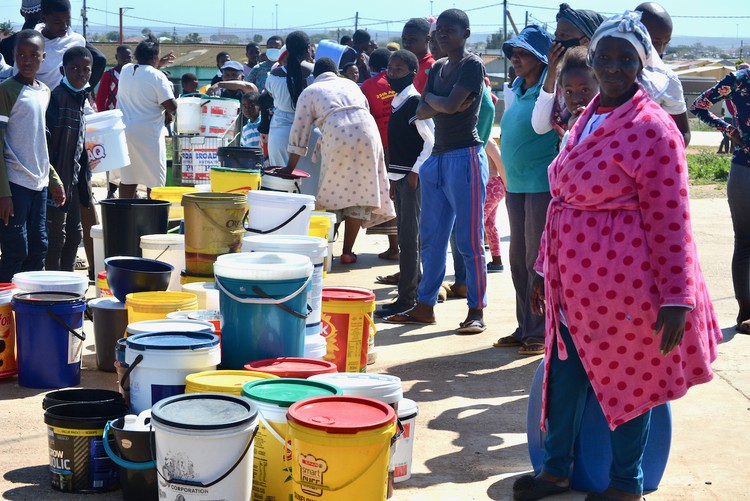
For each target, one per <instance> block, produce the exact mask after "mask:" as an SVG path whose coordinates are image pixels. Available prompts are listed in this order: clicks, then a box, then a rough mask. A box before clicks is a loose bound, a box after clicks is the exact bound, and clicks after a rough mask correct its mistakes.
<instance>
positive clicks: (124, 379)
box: [120, 354, 143, 390]
mask: <svg viewBox="0 0 750 501" xmlns="http://www.w3.org/2000/svg"><path fill="white" fill-rule="evenodd" d="M141 361H143V355H140V354H139V355H138V356H137V357H135V360H133V363H132V364H130V366H129V367H128V368H127V370H126V371H125V374H123V375H122V379H120V388H122V389H123V390H127V388H125V383H127V382H128V378H129V377H130V373H131V372H133V369H135V367H136V366H137V365H138V364H140V363H141Z"/></svg>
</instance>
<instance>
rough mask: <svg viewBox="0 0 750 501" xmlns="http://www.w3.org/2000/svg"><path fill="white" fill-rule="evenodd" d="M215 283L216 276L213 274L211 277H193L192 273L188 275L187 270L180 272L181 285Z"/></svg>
mask: <svg viewBox="0 0 750 501" xmlns="http://www.w3.org/2000/svg"><path fill="white" fill-rule="evenodd" d="M213 281H214V274H213V273H211V274H210V275H208V274H206V275H193V274H192V273H188V272H187V271H185V270H182V271H181V272H180V285H185V284H194V283H196V282H213Z"/></svg>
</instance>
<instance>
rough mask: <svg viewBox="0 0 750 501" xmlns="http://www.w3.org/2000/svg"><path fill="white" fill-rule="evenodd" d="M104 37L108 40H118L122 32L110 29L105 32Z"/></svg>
mask: <svg viewBox="0 0 750 501" xmlns="http://www.w3.org/2000/svg"><path fill="white" fill-rule="evenodd" d="M104 38H105V39H106V40H107V41H108V42H117V41H119V40H120V32H119V31H108V32H107V33H105V34H104Z"/></svg>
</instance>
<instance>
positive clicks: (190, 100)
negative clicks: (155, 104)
mask: <svg viewBox="0 0 750 501" xmlns="http://www.w3.org/2000/svg"><path fill="white" fill-rule="evenodd" d="M205 101H207V99H206V98H205V97H203V96H201V95H193V96H182V97H178V98H177V115H176V117H175V128H176V129H177V133H178V134H199V133H200V131H201V105H202V104H203V103H204V102H205Z"/></svg>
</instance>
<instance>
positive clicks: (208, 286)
mask: <svg viewBox="0 0 750 501" xmlns="http://www.w3.org/2000/svg"><path fill="white" fill-rule="evenodd" d="M182 292H191V293H193V294H195V296H196V297H197V298H198V309H199V310H218V309H219V291H218V289H216V282H191V283H189V284H182Z"/></svg>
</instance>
